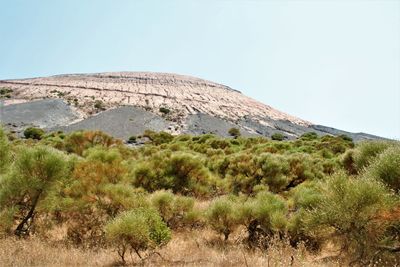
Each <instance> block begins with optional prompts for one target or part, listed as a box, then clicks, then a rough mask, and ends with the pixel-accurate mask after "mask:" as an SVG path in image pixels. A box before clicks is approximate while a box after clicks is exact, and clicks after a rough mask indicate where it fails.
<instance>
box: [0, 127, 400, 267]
mask: <svg viewBox="0 0 400 267" xmlns="http://www.w3.org/2000/svg"><path fill="white" fill-rule="evenodd" d="M231 132H232V133H230V134H231V135H232V136H233V137H234V138H220V137H217V136H215V135H211V134H205V135H200V136H189V135H179V136H172V135H170V134H168V133H164V132H160V133H156V132H151V131H146V132H145V133H144V134H143V137H146V138H147V139H146V140H148V142H147V143H146V144H144V145H140V146H135V147H133V148H132V147H130V146H128V145H125V144H124V143H123V142H122V141H120V140H117V139H114V138H112V137H110V136H108V135H106V134H104V133H102V132H90V131H87V132H74V133H70V134H64V133H62V132H56V133H50V134H45V133H42V134H41V135H40V138H32V135H31V134H28V135H26V139H13V140H9V138H8V137H7V134H6V133H5V132H4V130H2V129H0V234H1V237H2V238H7V237H10V236H15V235H16V236H18V237H19V238H21V237H25V238H35V237H40V238H42V239H44V240H49V241H51V240H53V239H54V236H53V233H54V232H55V231H57V229H63V234H61V236H60V235H59V236H58V238H57V239H58V240H59V241H60V240H61V241H62V242H65V243H66V244H69V245H73V246H76V247H85V248H95V249H107V248H115V249H116V251H117V252H118V254H119V256H120V258H121V261H122V263H125V262H126V257H125V256H126V252H131V251H133V252H135V253H136V254H137V255H138V257H140V258H143V257H144V256H143V255H150V254H151V253H158V252H157V251H158V250H160V249H162V247H163V246H165V245H166V244H168V242H174V236H175V235H178V234H179V233H182V232H184V231H194V232H198V231H207V230H210V231H213V232H214V233H215V236H216V237H220V240H221V246H230V245H231V244H232V242H234V244H236V246H243V247H245V248H246V249H248V250H257V251H260V252H261V253H269V251H270V250H271V249H272V248H273V247H274V246H275V244H276V242H277V240H278V241H281V242H283V243H287V244H289V246H290V247H293V248H298V247H302V246H303V247H305V248H306V250H307V251H308V252H309V253H316V254H318V252H319V251H321V250H323V249H324V248H325V247H326V246H327V245H330V246H333V247H334V250H335V251H336V256H337V257H338V258H339V259H340V261H341V262H343V263H347V264H349V263H352V264H359V265H365V264H373V263H375V262H380V263H382V264H383V263H385V264H387V265H392V264H395V263H398V260H399V255H398V251H400V241H399V240H400V239H399V238H400V202H399V195H398V190H399V189H400V144H399V143H398V142H394V141H393V142H389V141H369V142H363V143H359V144H356V145H355V144H354V143H353V142H352V140H351V139H350V138H348V137H347V136H339V137H333V136H323V137H319V136H317V135H316V134H315V133H307V134H305V135H303V136H301V137H300V138H298V139H296V140H288V141H284V140H283V139H284V138H283V137H282V136H275V137H276V138H274V139H275V140H271V139H267V138H262V137H251V138H246V137H242V136H240V132H237V131H235V130H232V131H231ZM278 137H279V138H278ZM281 137H282V138H281ZM131 139H132V140H131ZM131 139H130V142H129V143H134V142H135V141H136V137H135V138H131ZM237 233H241V234H237ZM233 235H235V236H236V239H235V240H233V238H232V236H233ZM160 256H161V255H160ZM161 257H162V256H161Z"/></svg>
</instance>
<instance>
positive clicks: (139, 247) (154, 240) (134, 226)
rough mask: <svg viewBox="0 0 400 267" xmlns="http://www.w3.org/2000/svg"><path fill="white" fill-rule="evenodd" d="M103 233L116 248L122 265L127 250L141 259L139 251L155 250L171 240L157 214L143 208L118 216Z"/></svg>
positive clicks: (168, 232) (167, 230) (169, 233)
mask: <svg viewBox="0 0 400 267" xmlns="http://www.w3.org/2000/svg"><path fill="white" fill-rule="evenodd" d="M105 232H106V237H107V239H108V240H109V241H110V242H111V243H112V244H114V245H115V246H116V247H117V249H118V254H119V256H120V257H121V260H122V261H123V263H125V253H126V251H127V250H130V251H132V250H133V251H134V252H135V253H136V254H137V255H138V256H139V258H142V256H141V255H140V252H141V251H145V250H148V249H155V248H157V247H159V246H161V245H164V244H166V243H168V242H169V240H170V239H171V232H170V230H169V228H168V227H167V225H166V224H165V223H164V222H163V221H162V219H161V217H160V216H159V215H158V213H157V212H156V211H155V210H152V209H145V208H139V209H134V210H132V211H127V212H124V213H122V214H120V215H119V216H117V217H116V218H115V219H113V220H111V221H110V222H109V223H108V224H107V225H106V226H105Z"/></svg>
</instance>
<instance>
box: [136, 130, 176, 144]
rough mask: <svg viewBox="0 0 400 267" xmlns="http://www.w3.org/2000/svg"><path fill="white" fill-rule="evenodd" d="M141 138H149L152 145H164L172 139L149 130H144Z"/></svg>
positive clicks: (165, 134) (165, 133) (170, 136)
mask: <svg viewBox="0 0 400 267" xmlns="http://www.w3.org/2000/svg"><path fill="white" fill-rule="evenodd" d="M143 136H144V137H147V138H149V139H150V141H151V143H152V144H154V145H161V144H166V143H169V142H171V141H172V140H173V139H174V137H173V135H171V134H169V133H167V132H163V131H161V132H159V133H157V132H154V131H151V130H145V131H144V133H143Z"/></svg>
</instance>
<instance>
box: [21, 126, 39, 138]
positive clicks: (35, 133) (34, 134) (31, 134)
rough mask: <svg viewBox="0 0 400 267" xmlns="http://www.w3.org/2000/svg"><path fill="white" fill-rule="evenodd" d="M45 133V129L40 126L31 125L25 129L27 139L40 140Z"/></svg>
mask: <svg viewBox="0 0 400 267" xmlns="http://www.w3.org/2000/svg"><path fill="white" fill-rule="evenodd" d="M43 135H44V131H43V130H42V129H40V128H35V127H29V128H26V129H25V131H24V136H25V138H26V139H36V140H40V139H42V137H43Z"/></svg>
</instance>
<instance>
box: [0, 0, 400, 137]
mask: <svg viewBox="0 0 400 267" xmlns="http://www.w3.org/2000/svg"><path fill="white" fill-rule="evenodd" d="M0 11H1V12H0V79H10V78H25V77H35V76H45V75H54V74H62V73H81V72H83V73H84V72H102V71H160V72H173V73H180V74H189V75H193V76H198V77H201V78H205V79H209V80H212V81H215V82H219V83H223V84H226V85H229V86H231V87H233V88H235V89H239V90H241V91H242V92H243V93H244V94H246V95H248V96H250V97H253V98H255V99H257V100H259V101H261V102H263V103H266V104H268V105H271V106H273V107H275V108H278V109H280V110H282V111H285V112H287V113H290V114H292V115H295V116H298V117H301V118H303V119H306V120H309V121H312V122H314V123H317V124H323V125H327V126H332V127H335V128H339V129H344V130H349V131H354V132H359V131H363V132H368V133H372V134H377V135H381V136H385V137H391V138H400V1H389V0H387V1H385V0H381V1H367V0H365V1H361V0H360V1H345V0H336V1H324V0H321V1H300V0H297V1H268V0H264V1H263V0H259V1H251V0H247V1H246V0H242V1H240V0H231V1H223V0H220V1H218V0H209V1H207V0H197V1H195V0H182V1H173V0H160V1H151V0H142V1H140V0H136V1H135V0H130V1H128V0H126V1H122V0H109V1H101V0H96V1H94V0H93V1H89V0H79V1H78V0H65V1H54V0H49V1H39V0H37V1H31V0H26V1H20V0H8V1H7V0H1V1H0Z"/></svg>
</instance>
